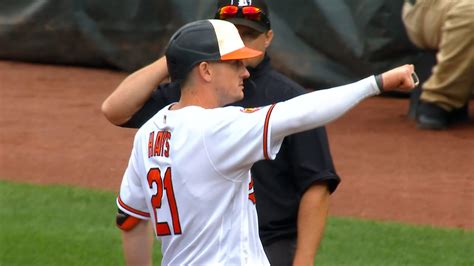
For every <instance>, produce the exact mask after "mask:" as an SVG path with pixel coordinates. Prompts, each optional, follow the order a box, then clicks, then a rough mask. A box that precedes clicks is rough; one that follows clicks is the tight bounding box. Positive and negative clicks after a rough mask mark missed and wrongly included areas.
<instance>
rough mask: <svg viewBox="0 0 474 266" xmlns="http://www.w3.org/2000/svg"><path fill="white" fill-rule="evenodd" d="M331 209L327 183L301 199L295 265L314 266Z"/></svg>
mask: <svg viewBox="0 0 474 266" xmlns="http://www.w3.org/2000/svg"><path fill="white" fill-rule="evenodd" d="M328 209H329V190H328V187H327V183H326V182H319V183H315V184H313V185H312V186H310V187H309V188H308V189H307V190H306V192H305V193H304V194H303V197H302V198H301V201H300V205H299V210H298V220H297V221H298V222H297V230H298V237H297V242H296V252H295V258H294V260H293V265H299V266H300V265H302V266H304V265H308V266H309V265H311V266H312V265H314V257H315V256H316V253H317V250H318V248H319V244H320V242H321V240H322V238H323V233H324V227H325V225H326V217H327V214H328Z"/></svg>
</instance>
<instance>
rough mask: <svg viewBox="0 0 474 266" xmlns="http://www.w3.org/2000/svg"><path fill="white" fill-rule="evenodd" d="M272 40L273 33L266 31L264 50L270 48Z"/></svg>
mask: <svg viewBox="0 0 474 266" xmlns="http://www.w3.org/2000/svg"><path fill="white" fill-rule="evenodd" d="M272 40H273V31H272V30H268V31H267V32H265V48H268V46H270V44H271V43H272Z"/></svg>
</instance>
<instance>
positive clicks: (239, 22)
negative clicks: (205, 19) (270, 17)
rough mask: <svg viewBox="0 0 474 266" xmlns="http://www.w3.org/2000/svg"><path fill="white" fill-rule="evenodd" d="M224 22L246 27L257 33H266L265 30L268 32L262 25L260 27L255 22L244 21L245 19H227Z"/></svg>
mask: <svg viewBox="0 0 474 266" xmlns="http://www.w3.org/2000/svg"><path fill="white" fill-rule="evenodd" d="M226 20H227V21H229V22H232V23H233V24H234V25H242V26H247V27H249V28H252V29H254V30H256V31H258V32H266V31H267V30H269V29H268V28H267V27H265V26H264V25H262V24H260V23H258V22H256V21H253V20H250V19H246V18H229V19H226Z"/></svg>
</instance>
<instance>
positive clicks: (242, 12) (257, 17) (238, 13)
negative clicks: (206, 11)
mask: <svg viewBox="0 0 474 266" xmlns="http://www.w3.org/2000/svg"><path fill="white" fill-rule="evenodd" d="M235 17H244V18H246V19H248V20H254V21H258V22H262V23H264V24H265V25H269V24H270V21H269V20H268V17H267V15H266V14H265V12H263V10H262V9H260V8H258V7H254V6H244V7H238V6H223V7H221V8H219V10H217V13H216V18H218V19H229V18H235Z"/></svg>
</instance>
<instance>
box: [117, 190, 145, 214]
mask: <svg viewBox="0 0 474 266" xmlns="http://www.w3.org/2000/svg"><path fill="white" fill-rule="evenodd" d="M117 199H118V203H119V204H120V206H121V207H122V208H124V209H126V210H127V211H129V212H132V213H135V214H137V215H141V216H143V217H150V214H149V213H147V212H142V211H139V210H136V209H134V208H132V207H130V206H128V205H127V204H125V203H124V202H123V201H122V199H120V195H119V196H118V197H117Z"/></svg>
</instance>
